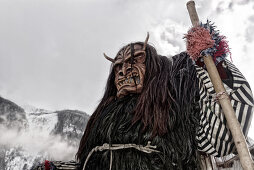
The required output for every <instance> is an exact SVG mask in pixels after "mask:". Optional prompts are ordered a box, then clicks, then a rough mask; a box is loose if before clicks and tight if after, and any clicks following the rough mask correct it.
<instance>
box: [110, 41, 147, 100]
mask: <svg viewBox="0 0 254 170" xmlns="http://www.w3.org/2000/svg"><path fill="white" fill-rule="evenodd" d="M145 60H146V53H145V51H144V49H143V48H142V46H141V45H139V44H130V45H128V46H126V48H124V49H122V50H121V51H119V52H118V54H117V56H116V58H115V62H114V72H115V86H116V88H117V97H118V98H121V97H123V96H126V95H128V94H130V93H141V91H142V89H143V85H144V76H145V71H146V66H145Z"/></svg>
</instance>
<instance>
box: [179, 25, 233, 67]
mask: <svg viewBox="0 0 254 170" xmlns="http://www.w3.org/2000/svg"><path fill="white" fill-rule="evenodd" d="M215 28H216V27H215V26H214V24H211V22H210V21H209V20H207V22H206V23H204V24H203V23H200V26H198V27H194V28H191V29H190V30H189V31H188V33H187V35H185V37H184V38H186V43H187V53H188V54H189V55H190V57H191V58H192V59H193V60H194V61H195V62H198V58H199V57H201V56H212V57H213V60H214V63H215V64H216V65H217V64H218V63H220V62H221V61H223V60H225V58H226V57H227V55H228V54H230V58H231V53H230V50H229V47H228V42H227V41H226V40H225V39H226V37H225V36H221V35H220V34H219V31H218V30H215ZM201 59H202V58H201ZM231 60H232V58H231ZM199 61H200V62H203V60H199ZM204 67H205V66H204Z"/></svg>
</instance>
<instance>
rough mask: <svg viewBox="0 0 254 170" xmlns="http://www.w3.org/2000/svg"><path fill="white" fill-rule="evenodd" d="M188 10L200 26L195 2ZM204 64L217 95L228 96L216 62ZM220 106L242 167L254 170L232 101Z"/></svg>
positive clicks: (225, 100) (208, 60)
mask: <svg viewBox="0 0 254 170" xmlns="http://www.w3.org/2000/svg"><path fill="white" fill-rule="evenodd" d="M186 5H187V9H188V12H189V15H190V19H191V22H192V25H193V26H197V25H199V18H198V14H197V11H196V8H195V2H194V1H192V0H191V1H189V2H187V4H186ZM203 58H204V63H205V65H206V68H207V71H208V74H209V76H210V79H211V82H212V84H213V86H214V89H215V92H216V93H217V94H223V95H225V94H226V90H225V88H224V86H223V83H222V81H221V78H220V76H219V73H218V70H217V68H216V66H215V64H214V61H213V59H212V57H211V56H204V57H203ZM219 102H220V105H221V107H222V110H223V113H224V115H225V118H226V120H227V126H228V127H229V129H230V131H231V134H232V136H233V139H234V143H235V146H236V150H237V152H238V155H239V158H240V162H241V165H242V167H243V169H244V170H254V162H253V160H252V159H251V155H250V152H249V149H248V147H247V144H246V141H245V137H244V135H243V133H242V130H241V126H240V123H239V122H238V120H237V118H236V116H235V111H234V110H233V107H232V105H231V102H230V99H229V98H228V97H226V96H225V97H222V98H221V99H220V100H219Z"/></svg>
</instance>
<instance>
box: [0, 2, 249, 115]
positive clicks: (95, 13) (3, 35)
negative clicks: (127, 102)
mask: <svg viewBox="0 0 254 170" xmlns="http://www.w3.org/2000/svg"><path fill="white" fill-rule="evenodd" d="M186 2H187V1H186V0H171V1H169V0H139V1H134V0H133V1H131V0H104V1H103V0H0V95H1V96H2V97H4V98H7V99H10V100H12V101H14V102H16V103H17V104H20V105H24V104H30V105H33V106H35V107H39V108H44V109H48V110H60V109H79V110H83V111H86V112H87V113H89V114H91V113H92V112H93V110H94V109H95V107H96V105H97V104H98V102H99V100H100V98H101V97H102V94H103V91H104V87H105V82H106V79H107V76H108V73H109V67H110V63H109V62H108V61H106V60H105V59H104V57H103V55H102V53H103V52H105V53H107V54H108V55H109V56H111V57H114V56H115V54H116V53H117V51H118V50H119V49H120V48H121V47H122V46H123V45H125V44H127V43H130V42H133V41H144V40H145V37H146V32H148V31H149V32H150V35H151V36H150V37H151V38H150V40H149V42H150V43H151V44H152V45H154V46H155V47H156V48H157V50H158V52H159V53H160V54H162V55H166V56H170V55H175V54H177V53H179V52H181V51H184V50H185V42H184V40H183V39H182V37H183V34H185V33H186V32H187V30H188V29H189V28H190V26H191V22H190V19H189V16H188V13H187V9H186ZM196 6H197V10H198V13H199V18H200V20H201V21H205V20H206V19H207V18H208V19H210V20H212V21H213V22H215V24H216V25H217V28H218V29H219V30H221V33H222V34H224V35H225V36H226V37H227V38H228V41H229V46H230V47H231V52H232V58H233V63H234V64H235V65H236V66H237V67H238V68H239V69H240V70H241V71H242V72H243V74H244V75H245V76H246V78H247V80H248V81H249V82H250V85H251V87H252V88H254V78H253V75H254V59H253V57H254V56H253V53H254V0H196Z"/></svg>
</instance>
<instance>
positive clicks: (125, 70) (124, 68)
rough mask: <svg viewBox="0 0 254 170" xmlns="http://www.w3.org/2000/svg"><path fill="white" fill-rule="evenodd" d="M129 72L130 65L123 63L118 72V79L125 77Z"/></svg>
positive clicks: (130, 69)
mask: <svg viewBox="0 0 254 170" xmlns="http://www.w3.org/2000/svg"><path fill="white" fill-rule="evenodd" d="M131 72H132V67H131V64H129V63H124V64H123V66H122V69H121V70H120V71H119V76H120V77H126V76H127V75H128V74H130V73H131Z"/></svg>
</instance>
